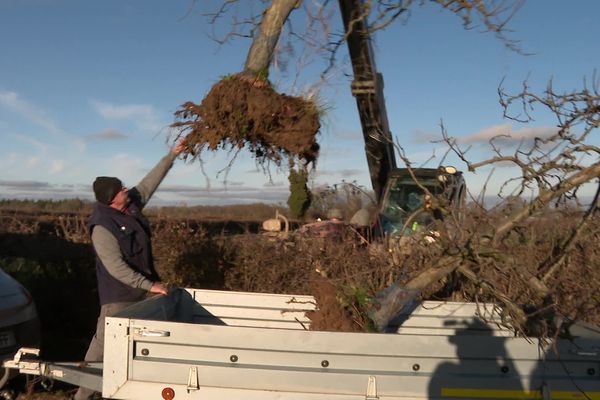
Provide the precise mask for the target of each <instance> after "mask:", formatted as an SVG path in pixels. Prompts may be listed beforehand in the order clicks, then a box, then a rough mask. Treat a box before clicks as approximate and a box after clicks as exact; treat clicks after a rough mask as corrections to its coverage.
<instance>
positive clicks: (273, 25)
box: [244, 0, 302, 78]
mask: <svg viewBox="0 0 600 400" xmlns="http://www.w3.org/2000/svg"><path fill="white" fill-rule="evenodd" d="M301 2H302V0H272V2H271V5H270V6H269V7H268V8H267V9H266V10H265V12H264V14H263V17H262V21H261V23H260V26H259V30H258V33H257V34H256V36H254V40H253V41H252V46H251V47H250V51H249V52H248V57H247V58H246V64H245V65H244V73H245V74H252V75H254V76H257V77H259V78H266V77H267V75H268V71H269V64H270V63H271V60H272V58H273V52H274V51H275V46H276V45H277V41H278V40H279V35H280V34H281V29H282V28H283V24H284V23H285V21H286V20H287V18H288V17H289V15H290V13H291V12H292V11H293V10H294V8H297V7H298V6H299V5H300V3H301Z"/></svg>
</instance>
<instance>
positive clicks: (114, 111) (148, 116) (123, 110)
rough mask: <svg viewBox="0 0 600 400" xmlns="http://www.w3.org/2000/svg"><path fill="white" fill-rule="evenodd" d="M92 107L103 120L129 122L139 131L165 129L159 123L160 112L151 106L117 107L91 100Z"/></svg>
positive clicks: (125, 105) (126, 105)
mask: <svg viewBox="0 0 600 400" xmlns="http://www.w3.org/2000/svg"><path fill="white" fill-rule="evenodd" d="M91 103H92V107H93V108H94V110H95V111H96V112H97V113H98V114H100V116H102V117H103V118H105V119H107V120H111V121H129V122H131V123H133V124H134V125H135V126H137V127H138V128H139V129H142V130H148V131H152V132H157V131H159V130H161V129H162V128H163V124H161V123H160V122H159V118H158V114H159V112H158V111H157V110H156V109H155V108H154V107H153V106H151V105H149V104H124V105H115V104H110V103H106V102H103V101H99V100H91Z"/></svg>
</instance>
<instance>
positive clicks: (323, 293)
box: [0, 201, 600, 398]
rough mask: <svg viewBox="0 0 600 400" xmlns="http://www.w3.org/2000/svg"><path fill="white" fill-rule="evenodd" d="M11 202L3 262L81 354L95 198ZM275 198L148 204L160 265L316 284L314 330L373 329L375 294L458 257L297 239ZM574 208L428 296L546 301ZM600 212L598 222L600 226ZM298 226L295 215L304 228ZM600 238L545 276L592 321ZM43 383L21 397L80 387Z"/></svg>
mask: <svg viewBox="0 0 600 400" xmlns="http://www.w3.org/2000/svg"><path fill="white" fill-rule="evenodd" d="M0 206H1V207H0V222H1V223H0V227H1V229H0V267H1V268H2V269H4V270H5V271H6V272H8V273H10V274H11V275H13V276H14V277H15V278H17V279H18V280H19V281H20V282H22V283H23V284H24V285H25V286H26V287H27V288H28V289H29V290H30V292H31V293H32V295H33V297H34V299H35V301H36V303H37V306H38V311H39V314H40V317H41V319H42V326H43V341H42V346H41V347H42V358H44V359H47V360H81V359H82V358H83V355H84V353H85V351H86V349H87V346H88V343H89V340H90V338H91V336H92V334H93V332H94V328H95V323H96V318H97V314H98V310H99V306H98V301H97V289H96V278H95V270H94V254H93V249H92V247H91V244H90V242H89V237H88V233H87V227H86V220H87V217H88V214H89V211H90V204H88V203H84V202H76V201H73V202H72V203H68V204H67V203H65V202H58V203H52V202H50V203H38V204H33V203H28V202H20V203H14V202H12V203H11V202H5V203H3V204H0ZM275 209H276V208H275V207H274V206H269V205H250V206H231V207H197V208H189V209H187V208H162V209H158V208H156V209H149V210H148V211H147V214H148V216H149V217H150V220H151V224H152V226H153V233H154V236H153V249H154V255H155V259H156V265H157V270H158V272H159V274H160V275H161V277H162V279H163V280H164V281H165V282H166V283H167V284H168V285H170V286H173V287H196V288H208V289H226V290H242V291H255V292H274V293H300V294H312V295H314V296H315V297H316V298H317V301H318V304H319V307H320V309H321V313H320V314H317V315H315V316H313V317H312V320H313V327H312V328H313V329H320V330H343V331H369V330H372V329H373V327H372V325H371V323H370V321H369V320H368V318H367V317H366V314H367V312H366V310H367V309H368V307H369V306H370V305H371V303H370V301H371V300H370V299H372V298H373V296H374V295H375V294H377V293H380V292H381V291H382V290H384V289H385V288H386V287H388V286H390V285H391V284H393V283H394V282H399V283H401V284H402V283H406V282H408V281H410V279H411V278H413V277H414V276H416V275H417V274H418V273H419V272H420V271H422V270H423V269H424V268H426V267H427V266H428V265H430V264H431V263H432V260H435V259H437V258H440V257H446V256H447V254H446V253H445V252H447V251H448V250H447V248H446V247H442V246H437V245H423V244H422V243H416V242H415V243H413V244H410V245H407V244H406V243H404V245H403V246H402V247H398V246H396V247H394V246H391V245H390V243H384V242H378V241H374V242H371V243H368V242H366V241H365V240H364V239H365V238H366V237H368V235H365V234H364V232H361V233H360V234H359V232H357V231H356V230H354V229H350V228H349V229H346V230H345V231H343V232H341V233H340V234H339V235H337V236H335V237H333V238H320V237H315V236H311V235H300V234H299V233H297V232H292V233H291V234H290V235H289V236H288V237H287V238H281V237H270V236H267V235H265V234H263V233H261V232H260V224H261V222H262V221H263V220H265V219H267V218H272V217H273V216H274V215H275ZM572 216H573V214H568V213H566V212H564V213H563V212H560V213H558V212H556V213H549V214H545V215H543V216H541V217H538V218H536V219H532V220H529V221H528V223H527V224H526V225H524V226H522V227H521V228H520V229H519V230H517V231H516V233H514V234H513V235H511V236H509V237H507V238H506V240H505V241H504V242H503V244H502V245H501V246H500V247H498V248H497V249H495V251H496V252H497V254H495V255H494V256H493V257H490V259H494V260H496V262H495V263H490V262H487V264H485V265H486V269H482V270H480V271H479V274H480V276H482V280H481V282H479V283H475V282H473V281H469V280H468V279H465V278H464V276H461V275H460V274H452V275H450V276H448V277H445V278H443V279H442V280H441V281H439V282H437V283H436V284H435V285H432V286H431V287H429V288H428V290H427V291H425V292H424V293H423V295H424V297H427V298H431V299H452V300H471V301H472V300H477V301H487V300H490V299H491V298H492V296H491V295H489V294H488V293H486V292H485V290H484V288H485V286H484V285H483V283H486V282H487V283H493V285H494V287H495V288H496V289H498V290H501V291H503V292H504V293H506V294H507V295H509V296H510V298H511V299H514V301H516V302H518V303H519V304H523V305H526V304H528V303H530V302H531V303H532V304H536V296H535V294H534V293H533V292H532V290H531V288H530V287H529V286H530V285H529V284H528V283H527V277H528V276H530V275H531V274H533V273H534V272H535V271H536V270H537V268H538V267H539V266H540V265H542V264H543V262H544V260H545V259H547V258H548V257H549V255H551V254H552V252H553V251H557V249H558V248H559V247H560V246H559V245H560V243H561V241H562V240H563V239H564V235H566V234H567V233H568V232H569V229H570V228H571V227H572V225H573V222H572V221H574V220H576V219H575V218H571V217H572ZM481 218H482V217H481V216H480V215H478V214H477V213H476V212H471V213H470V214H469V216H468V218H467V221H466V222H465V226H481V225H482V220H481ZM596 219H597V217H596ZM597 222H598V221H597V220H595V222H594V223H593V224H591V225H590V226H593V227H598V226H600V224H598V223H597ZM469 224H470V225H469ZM298 225H299V223H298V222H293V223H292V226H293V227H294V228H295V227H298ZM558 226H560V227H562V228H563V229H561V230H559V229H556V227H558ZM598 238H599V232H598V231H597V229H594V230H592V231H591V232H587V233H586V235H585V237H584V238H583V239H582V241H581V242H580V243H579V244H578V246H575V248H574V249H573V250H572V251H570V252H569V255H568V259H567V260H566V262H565V263H564V265H563V266H562V267H561V269H560V270H559V271H557V272H556V273H553V274H552V276H551V277H549V279H548V280H547V281H546V284H547V285H548V287H549V288H551V290H552V293H553V294H554V295H555V296H556V298H557V300H558V301H557V304H558V309H559V311H561V312H562V313H563V314H564V315H567V316H569V317H572V318H580V319H584V320H587V321H589V322H593V323H599V322H600V311H599V310H598V309H599V307H598V305H599V304H600V301H599V299H598V293H599V290H598V288H599V287H600V257H599V254H598V253H599V251H598V250H597V246H596V245H595V243H597V240H598ZM458 240H459V239H458V238H457V243H458ZM407 246H408V248H409V249H410V251H407V250H406V248H407ZM468 257H469V256H468V254H467V255H465V260H466V259H467V258H468ZM74 302H76V303H77V307H73V303H74ZM18 385H22V383H19V384H18ZM33 388H34V389H33V390H34V392H33V393H30V394H29V395H24V394H23V395H21V398H65V397H64V396H66V395H65V393H63V392H57V391H56V390H57V389H58V390H61V391H66V393H67V394H68V393H69V390H71V391H72V388H71V387H68V386H66V385H60V384H57V385H56V389H55V391H54V392H52V393H51V394H41V393H40V392H41V391H42V389H41V386H40V385H39V384H38V385H34V386H33ZM40 396H46V397H40Z"/></svg>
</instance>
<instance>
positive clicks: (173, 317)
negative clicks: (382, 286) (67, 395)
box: [4, 289, 600, 400]
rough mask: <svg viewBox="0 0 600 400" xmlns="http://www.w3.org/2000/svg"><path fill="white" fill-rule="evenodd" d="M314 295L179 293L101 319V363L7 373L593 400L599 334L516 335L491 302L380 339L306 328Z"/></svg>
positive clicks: (152, 391)
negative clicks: (504, 324) (103, 332)
mask: <svg viewBox="0 0 600 400" xmlns="http://www.w3.org/2000/svg"><path fill="white" fill-rule="evenodd" d="M314 309H315V301H314V299H313V298H312V297H311V296H293V295H276V294H263V293H245V292H225V291H213V290H198V289H185V290H184V289H177V290H173V291H172V292H171V293H170V294H169V295H168V296H157V297H154V298H151V299H148V300H145V301H143V302H140V303H138V304H135V305H133V306H131V307H129V308H128V309H126V310H123V311H122V312H121V313H119V314H118V315H116V316H114V317H108V318H107V320H106V323H107V326H106V336H105V355H104V361H103V363H90V364H85V363H52V362H45V361H39V360H37V359H31V358H29V354H27V353H28V350H27V349H22V351H20V352H19V353H18V354H17V356H15V358H14V360H11V361H7V362H5V364H4V365H5V367H8V368H15V369H18V370H20V371H21V372H23V373H27V374H34V375H42V376H47V377H51V378H54V379H58V380H61V381H66V382H70V383H72V384H75V385H82V386H85V387H89V388H91V389H95V390H98V391H101V392H102V396H103V397H104V398H108V399H131V400H134V399H135V400H137V399H139V400H142V399H144V400H145V399H149V398H157V399H160V398H162V399H166V400H170V399H203V400H205V399H209V400H210V399H215V400H217V399H240V400H242V399H244V400H248V399H257V400H258V399H260V400H269V399H273V400H275V399H284V400H292V399H294V400H300V399H306V400H315V399H323V398H329V399H350V400H358V399H361V400H362V399H397V400H399V399H443V398H445V399H461V398H462V399H467V398H468V399H534V398H539V399H600V328H598V327H596V326H591V325H586V324H575V325H573V326H572V327H571V331H570V335H571V339H570V340H568V339H561V338H555V339H549V340H548V341H544V340H541V339H537V338H527V337H515V336H514V334H513V332H511V331H509V330H507V329H504V328H502V327H501V324H500V322H501V321H500V317H499V316H498V314H497V313H495V312H494V308H493V306H491V305H483V304H474V303H451V302H431V301H426V302H422V303H416V302H415V303H411V304H409V305H407V307H405V309H404V311H403V312H402V313H401V314H400V315H398V317H397V318H395V319H394V320H393V321H392V322H391V324H390V326H389V327H388V329H387V332H386V333H348V332H317V331H310V330H308V329H309V327H310V319H309V318H308V317H307V315H306V313H307V312H309V311H313V310H314Z"/></svg>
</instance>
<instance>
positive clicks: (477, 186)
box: [0, 0, 600, 205]
mask: <svg viewBox="0 0 600 400" xmlns="http://www.w3.org/2000/svg"><path fill="white" fill-rule="evenodd" d="M305 2H306V3H310V0H305ZM196 3H197V4H196V6H195V8H192V11H191V12H189V11H190V6H191V5H192V2H191V1H190V0H170V1H159V0H145V1H140V0H137V1H133V0H107V1H101V2H100V1H98V2H88V1H76V0H1V1H0V51H1V56H0V139H1V141H2V146H1V147H0V171H1V172H0V197H2V198H68V197H80V198H90V199H91V182H92V181H93V179H94V177H96V176H98V175H114V176H118V177H120V178H121V179H122V180H123V181H124V182H125V184H127V185H129V186H133V185H135V184H136V183H137V182H138V181H139V179H141V178H142V177H143V175H144V174H145V172H147V171H148V170H149V169H150V168H151V167H152V166H153V165H154V163H155V162H156V161H157V160H158V159H159V158H160V157H161V156H162V155H163V154H165V153H166V152H167V150H168V147H167V144H166V139H167V136H168V129H167V126H168V125H169V124H170V123H171V122H173V112H174V111H175V110H176V109H177V107H178V105H180V104H182V103H183V102H185V101H187V100H192V101H195V102H199V101H201V99H202V98H203V96H204V95H205V94H206V93H207V92H208V90H209V89H210V87H211V86H212V85H213V84H214V83H215V82H217V81H218V80H219V79H220V77H221V76H223V75H226V74H229V73H235V72H238V71H240V70H241V69H242V66H243V63H244V61H245V57H246V53H247V49H248V46H249V43H250V42H249V41H248V40H243V39H239V40H236V41H233V42H232V43H228V44H226V45H223V46H219V45H217V44H216V43H215V42H214V41H212V40H211V39H210V38H209V37H208V33H210V32H211V26H209V25H208V24H207V22H206V20H205V19H204V18H203V17H202V16H201V15H200V12H201V11H206V10H207V9H208V6H207V5H206V4H207V3H208V4H212V5H214V4H216V1H210V2H206V3H204V2H202V1H200V2H196ZM258 3H259V2H254V1H251V0H244V3H243V4H245V7H250V6H252V5H254V6H255V7H257V8H258V7H259V6H258ZM565 4H568V6H565ZM598 15H600V2H598V1H595V0H577V1H572V2H568V3H566V2H564V1H563V0H529V1H528V2H526V3H525V5H524V6H523V7H522V8H521V10H520V11H519V13H518V14H517V15H516V16H515V17H514V19H513V20H512V22H511V23H510V25H509V28H510V29H512V30H513V31H514V32H513V33H511V34H510V35H509V36H510V37H511V38H514V39H518V40H520V41H521V46H522V48H523V49H524V50H525V51H526V52H530V53H533V54H532V55H529V56H523V55H520V54H517V53H515V52H513V51H511V50H509V49H507V48H506V47H505V46H504V45H503V44H502V43H501V42H500V41H499V40H498V39H496V38H495V37H494V35H492V34H489V33H488V34H486V33H481V32H479V30H478V29H473V30H465V29H463V27H462V25H461V21H460V19H459V18H458V17H457V16H455V15H453V14H451V13H449V12H447V11H445V10H443V9H441V8H440V7H439V6H436V5H435V4H429V3H426V4H425V5H424V6H417V7H415V8H414V9H413V10H412V13H411V16H410V18H408V19H407V20H406V21H405V22H404V23H400V22H399V23H396V24H394V25H393V26H391V27H390V28H388V29H387V30H385V31H384V32H379V33H377V35H376V36H375V50H376V54H375V56H376V61H377V66H378V68H379V70H380V71H381V72H382V73H383V75H384V79H385V96H386V104H387V109H388V114H389V120H390V127H391V129H392V132H393V135H394V137H395V138H396V140H397V141H398V142H399V143H401V144H402V146H403V147H404V148H405V149H406V151H407V155H408V156H409V157H410V159H411V160H413V161H414V163H415V164H416V165H420V163H423V162H424V161H425V160H427V159H429V158H430V156H431V155H432V154H435V155H436V156H437V157H436V159H435V160H433V161H432V162H430V163H429V164H428V165H429V166H437V164H438V163H439V162H440V158H441V156H443V154H444V152H445V149H444V148H443V146H441V145H440V144H434V143H431V140H432V139H439V138H440V127H439V124H440V121H441V120H443V122H444V126H445V127H446V129H447V131H448V133H449V134H450V135H452V136H455V137H457V138H460V140H462V142H463V143H465V144H473V146H474V147H473V151H472V152H471V157H472V158H473V160H474V161H476V160H478V159H483V158H486V156H488V155H489V153H487V152H486V146H485V145H484V144H485V142H486V141H487V138H489V137H490V136H491V135H493V134H497V133H512V134H513V135H514V136H515V137H527V136H528V135H531V134H533V133H535V134H540V133H543V132H548V131H551V130H552V129H553V127H554V124H555V121H553V120H552V119H551V118H550V117H549V116H548V115H545V114H543V113H540V114H539V115H538V118H537V119H536V121H535V122H534V123H531V124H528V125H518V124H515V123H511V122H510V121H507V120H505V119H503V118H502V110H501V109H500V106H499V104H498V96H497V88H498V85H499V84H500V81H501V80H502V79H503V78H504V82H505V86H506V87H507V88H508V89H512V91H513V92H516V91H517V90H518V89H519V87H520V84H521V82H522V81H523V80H525V79H528V80H529V82H530V84H531V86H532V89H533V90H535V91H538V92H540V91H542V90H543V89H544V88H545V86H546V84H547V82H548V80H549V79H551V78H552V79H553V82H554V87H555V88H556V89H558V90H559V91H570V90H575V89H580V88H581V87H582V84H583V80H584V78H585V77H587V78H588V79H590V78H591V77H592V74H593V72H594V70H596V69H598V67H599V66H600V51H598V50H599V48H598V38H599V37H600V24H598V23H597V21H596V19H597V16H598ZM332 21H333V25H332V27H333V29H336V30H339V27H340V23H339V16H338V15H334V16H333V20H332ZM293 23H294V25H295V26H302V25H303V24H305V14H304V13H303V11H302V10H297V11H294V19H293ZM302 54H303V53H301V52H298V53H296V57H295V58H294V59H292V60H291V61H290V62H289V64H290V66H291V67H290V69H289V70H288V71H287V73H286V72H285V71H281V70H278V69H273V70H272V72H271V77H272V80H273V81H274V83H275V84H276V86H277V88H279V89H280V90H282V91H284V92H287V93H306V92H307V91H309V90H311V89H312V85H313V84H314V83H315V82H317V80H318V73H319V72H320V71H322V70H323V63H322V62H320V61H319V59H318V58H315V59H310V58H305V57H302ZM339 58H340V61H341V64H339V66H340V68H339V70H338V71H337V73H336V74H333V75H332V76H330V78H329V79H328V81H327V83H326V84H324V85H319V86H318V89H319V93H318V96H319V99H320V101H321V103H322V104H323V106H324V107H325V108H326V109H327V112H326V114H325V116H324V121H323V129H322V131H321V133H320V136H319V142H320V143H321V148H322V153H321V156H320V159H319V160H318V164H317V168H316V171H315V173H314V175H313V177H312V184H313V185H316V186H318V185H323V184H333V183H338V182H341V181H342V180H346V181H354V180H355V181H357V182H358V183H359V184H362V185H364V186H365V187H367V188H370V182H369V179H368V170H367V164H366V159H365V155H364V151H363V146H364V143H363V141H362V135H361V133H360V123H359V120H358V113H357V110H356V107H355V102H354V98H353V97H352V95H351V93H350V80H349V78H348V77H347V76H344V75H343V72H349V71H350V69H349V66H348V65H347V64H344V62H345V61H346V62H347V55H346V48H345V47H343V48H342V49H341V52H340V57H339ZM299 59H301V60H304V61H307V62H308V61H312V63H311V64H310V65H307V66H304V67H302V68H300V70H299V72H298V74H299V75H298V76H299V79H297V76H296V74H295V73H296V71H295V70H293V68H292V67H293V66H294V65H295V64H296V62H297V61H298V60H299ZM593 140H594V141H595V143H596V144H598V143H599V141H598V139H596V138H594V139H593ZM229 159H230V155H227V154H221V153H219V154H206V155H205V156H204V169H205V171H206V175H205V174H204V173H203V172H202V171H201V168H200V164H199V163H198V162H193V163H189V162H187V163H184V162H183V161H178V162H177V164H176V166H175V167H174V168H173V170H172V171H171V172H170V174H169V175H168V177H167V178H166V179H165V181H164V182H163V184H162V185H161V188H160V190H159V191H158V192H157V194H156V195H155V198H154V199H153V201H152V204H154V205H161V204H190V205H192V204H227V203H240V202H254V201H269V202H278V201H285V199H286V198H287V178H286V174H285V171H284V170H285V169H284V170H283V171H282V170H279V169H277V168H275V167H272V168H271V169H270V172H271V174H270V177H269V174H265V173H264V171H263V170H262V169H261V168H257V167H256V165H255V163H254V161H253V159H252V158H251V157H250V156H249V154H243V155H242V156H241V157H240V158H238V159H236V161H235V163H234V164H233V167H232V169H231V170H230V171H229V173H228V174H227V176H226V184H224V183H223V180H224V176H225V175H224V174H223V173H221V174H220V175H217V174H218V171H220V170H222V169H223V168H225V167H226V165H227V163H228V160H229ZM447 163H452V164H455V165H456V166H457V167H458V168H459V169H463V168H464V166H463V165H461V164H460V163H459V162H458V160H456V159H453V158H450V159H448V160H447ZM510 173H511V172H510V171H509V170H508V169H506V170H503V171H497V172H496V173H495V175H494V176H493V177H492V179H491V180H490V185H489V186H490V187H489V189H488V192H492V191H493V190H496V189H497V188H498V187H499V183H500V182H502V181H503V180H505V178H506V177H507V176H509V174H510ZM207 178H208V179H207ZM466 179H467V184H468V186H469V187H470V189H471V191H472V192H473V193H475V194H477V193H478V192H479V191H480V190H481V187H482V185H483V183H484V181H485V180H486V179H487V174H486V173H485V171H482V172H479V173H477V174H467V175H466Z"/></svg>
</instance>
